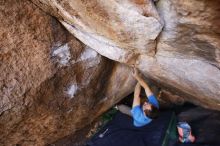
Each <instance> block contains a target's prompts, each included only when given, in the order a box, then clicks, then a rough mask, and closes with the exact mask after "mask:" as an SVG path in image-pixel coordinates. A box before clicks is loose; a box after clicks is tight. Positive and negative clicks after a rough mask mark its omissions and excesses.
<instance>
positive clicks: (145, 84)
mask: <svg viewBox="0 0 220 146" xmlns="http://www.w3.org/2000/svg"><path fill="white" fill-rule="evenodd" d="M133 76H134V77H135V78H136V79H137V81H138V83H139V84H140V85H141V86H142V87H143V88H144V90H145V93H146V95H147V97H149V96H150V95H152V94H153V93H152V91H151V89H150V87H149V86H148V84H147V83H146V82H145V81H144V80H143V79H142V77H141V76H140V75H139V73H138V70H137V69H136V68H134V72H133Z"/></svg>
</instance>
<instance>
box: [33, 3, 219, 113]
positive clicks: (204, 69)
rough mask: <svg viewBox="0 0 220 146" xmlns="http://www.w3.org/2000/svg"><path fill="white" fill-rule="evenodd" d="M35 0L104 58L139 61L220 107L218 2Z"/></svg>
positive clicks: (152, 74) (162, 79)
mask: <svg viewBox="0 0 220 146" xmlns="http://www.w3.org/2000/svg"><path fill="white" fill-rule="evenodd" d="M32 1H33V2H34V3H36V4H37V5H38V6H39V7H41V8H43V9H44V10H45V11H47V12H49V13H50V14H51V15H54V16H55V17H57V18H58V19H59V20H60V21H61V23H62V24H63V25H64V26H65V27H66V28H67V30H69V32H71V33H72V34H73V35H74V36H76V37H77V38H78V39H80V40H81V41H82V42H83V43H85V44H87V45H89V46H90V47H91V48H93V49H95V50H96V51H97V52H98V53H100V54H102V55H103V56H106V57H108V58H110V59H113V60H116V61H119V62H121V63H126V64H127V65H131V64H136V66H137V67H138V68H139V69H140V70H141V71H142V72H143V73H144V74H145V75H146V76H148V77H149V78H151V79H153V80H154V81H155V83H158V85H159V86H161V87H163V88H164V89H166V90H170V91H172V92H174V93H175V94H177V95H180V96H182V97H184V98H185V99H186V100H188V101H190V102H193V103H195V104H199V105H201V106H204V107H207V108H212V109H218V110H219V109H220V98H219V97H220V90H219V89H220V70H219V67H220V65H219V64H220V57H219V56H220V35H219V30H218V28H219V26H220V22H219V20H220V19H219V5H218V0H211V1H205V0H204V1H187V0H185V1H178V2H177V1H174V0H160V1H158V2H156V3H153V2H152V1H151V0H149V1H148V0H147V1H142V0H126V1H123V3H122V2H119V1H117V0H111V1H97V0H93V1H80V0H78V1H65V0H61V1H49V0H32ZM195 5H196V6H198V7H196V8H195ZM113 10H114V11H113ZM125 13H126V15H125ZM110 14H111V15H110ZM121 16H123V17H121ZM88 17H89V18H88ZM131 18H132V19H131ZM162 27H163V30H161V28H162ZM121 32H123V33H121ZM115 36H117V37H115ZM130 36H133V37H130ZM121 38H124V39H121ZM152 44H154V45H152ZM116 46H117V47H116ZM152 52H153V53H152Z"/></svg>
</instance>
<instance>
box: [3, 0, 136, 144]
mask: <svg viewBox="0 0 220 146" xmlns="http://www.w3.org/2000/svg"><path fill="white" fill-rule="evenodd" d="M0 12H1V13H0V19H1V20H4V21H2V23H0V40H1V44H0V48H1V49H0V69H1V72H0V79H1V80H0V87H1V88H0V145H7V146H10V145H16V144H18V145H22V146H26V145H27V146H30V145H46V144H49V143H52V142H54V141H56V140H57V139H60V138H62V137H64V136H66V135H68V134H70V133H74V131H76V130H78V129H80V128H82V127H84V126H85V125H86V124H88V123H90V122H91V121H92V120H94V118H96V117H97V116H99V115H100V114H101V113H103V112H104V111H106V110H107V109H108V108H110V107H111V106H112V105H113V104H114V103H115V102H116V101H118V100H119V99H120V98H121V97H123V96H125V95H127V94H128V93H129V92H131V90H132V89H133V86H134V80H133V78H132V77H131V76H129V74H126V75H124V74H122V73H123V72H124V71H126V72H130V71H129V69H128V68H126V66H123V65H116V64H115V63H113V62H112V61H110V60H109V59H107V58H104V57H102V56H100V55H99V54H98V53H97V52H95V51H94V50H92V49H91V48H90V47H88V46H86V45H84V44H82V43H81V42H80V41H79V40H77V39H75V38H74V37H73V36H72V35H71V34H69V32H67V31H66V30H65V29H64V28H63V27H62V26H61V25H60V23H59V22H58V21H57V20H56V19H54V18H52V17H51V16H49V15H47V14H46V13H44V12H43V11H41V10H40V9H39V8H37V7H36V6H35V5H34V4H32V3H31V2H29V1H24V0H19V1H15V0H9V1H4V2H1V5H0ZM115 82H119V83H117V84H116V83H115ZM119 87H120V88H119ZM91 115H93V116H91Z"/></svg>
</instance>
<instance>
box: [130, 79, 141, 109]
mask: <svg viewBox="0 0 220 146" xmlns="http://www.w3.org/2000/svg"><path fill="white" fill-rule="evenodd" d="M140 92H141V85H140V84H139V83H137V84H136V86H135V89H134V99H133V104H132V108H133V107H135V106H137V105H140V103H141V101H140Z"/></svg>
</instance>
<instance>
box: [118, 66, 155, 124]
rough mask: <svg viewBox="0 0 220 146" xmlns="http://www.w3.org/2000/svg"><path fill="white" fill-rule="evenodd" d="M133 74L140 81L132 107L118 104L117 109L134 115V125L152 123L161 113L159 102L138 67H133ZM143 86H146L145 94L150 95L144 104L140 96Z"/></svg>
mask: <svg viewBox="0 0 220 146" xmlns="http://www.w3.org/2000/svg"><path fill="white" fill-rule="evenodd" d="M132 75H133V77H134V78H135V79H136V80H137V81H138V83H137V84H136V86H135V90H134V99H133V104H132V109H131V108H129V107H128V106H126V105H118V106H117V109H118V110H119V111H121V112H122V113H124V114H127V115H129V116H132V117H133V124H134V126H136V127H142V126H145V125H146V124H148V123H150V122H151V121H152V119H155V118H157V116H158V113H159V103H158V101H157V99H156V98H155V96H154V94H153V93H152V91H151V89H150V88H149V86H148V84H147V83H146V82H145V81H144V80H143V79H142V77H141V76H140V74H139V72H138V70H137V69H136V68H134V69H133V73H132ZM141 86H142V87H143V88H144V90H145V94H146V95H147V97H148V99H146V100H145V101H144V103H143V104H142V105H141V97H140V92H141Z"/></svg>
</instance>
